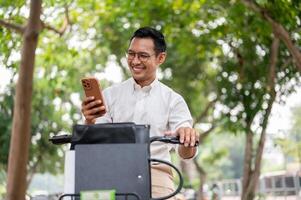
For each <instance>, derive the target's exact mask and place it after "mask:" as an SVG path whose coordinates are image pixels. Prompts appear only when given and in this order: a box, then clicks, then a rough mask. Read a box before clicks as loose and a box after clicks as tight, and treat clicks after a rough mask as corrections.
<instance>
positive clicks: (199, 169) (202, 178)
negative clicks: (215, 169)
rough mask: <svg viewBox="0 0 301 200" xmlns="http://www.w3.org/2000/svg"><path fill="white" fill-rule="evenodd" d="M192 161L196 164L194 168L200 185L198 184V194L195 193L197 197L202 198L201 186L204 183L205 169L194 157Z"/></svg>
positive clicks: (202, 186)
mask: <svg viewBox="0 0 301 200" xmlns="http://www.w3.org/2000/svg"><path fill="white" fill-rule="evenodd" d="M193 162H194V164H195V166H196V169H197V171H198V173H199V178H200V186H199V190H198V194H197V195H198V197H197V199H198V200H204V199H205V196H204V191H203V188H204V184H205V182H206V178H207V174H206V172H205V170H204V169H203V168H202V167H201V166H200V165H199V164H198V162H197V160H196V159H194V160H193Z"/></svg>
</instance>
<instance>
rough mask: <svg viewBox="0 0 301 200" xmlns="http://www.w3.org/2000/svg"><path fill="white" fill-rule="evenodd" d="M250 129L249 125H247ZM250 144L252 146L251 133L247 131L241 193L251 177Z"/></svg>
mask: <svg viewBox="0 0 301 200" xmlns="http://www.w3.org/2000/svg"><path fill="white" fill-rule="evenodd" d="M248 129H250V127H248ZM252 146H253V133H252V132H251V131H248V133H247V134H246V144H245V156H244V157H245V159H244V167H243V181H242V195H243V194H245V193H246V190H247V188H248V183H249V181H250V178H251V173H252Z"/></svg>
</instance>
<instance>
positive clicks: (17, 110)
mask: <svg viewBox="0 0 301 200" xmlns="http://www.w3.org/2000/svg"><path fill="white" fill-rule="evenodd" d="M18 4H20V3H18ZM29 7H30V8H29V17H28V21H27V23H26V25H24V26H22V25H18V24H14V23H10V22H7V21H5V20H0V25H2V26H4V27H6V28H8V29H10V30H13V31H15V32H17V33H20V34H22V37H23V44H22V51H21V63H20V70H19V73H18V82H17V86H16V96H15V101H14V109H13V110H14V113H13V122H12V134H11V139H10V141H11V143H10V152H9V161H8V163H9V164H8V178H7V199H24V198H25V191H26V188H27V181H26V174H27V169H26V168H27V162H28V155H29V146H30V145H29V144H30V139H31V137H30V135H31V134H30V133H31V127H30V126H31V101H32V91H33V74H34V63H35V51H36V48H37V44H38V36H39V34H40V32H41V28H45V27H47V28H50V26H46V25H45V24H44V23H41V20H40V15H41V9H42V2H41V1H40V0H32V1H30V3H29Z"/></svg>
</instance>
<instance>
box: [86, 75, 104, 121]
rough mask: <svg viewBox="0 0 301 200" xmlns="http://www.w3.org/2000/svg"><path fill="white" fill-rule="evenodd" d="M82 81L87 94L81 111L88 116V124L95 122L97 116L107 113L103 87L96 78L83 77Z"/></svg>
mask: <svg viewBox="0 0 301 200" xmlns="http://www.w3.org/2000/svg"><path fill="white" fill-rule="evenodd" d="M81 81H82V85H83V88H84V91H85V94H86V98H84V100H83V102H82V109H81V111H82V113H83V115H84V116H85V118H86V124H94V123H95V121H96V118H98V117H101V116H103V115H104V114H105V113H106V108H105V103H104V98H103V95H102V92H101V88H100V86H99V84H98V81H97V79H95V78H83V79H82V80H81Z"/></svg>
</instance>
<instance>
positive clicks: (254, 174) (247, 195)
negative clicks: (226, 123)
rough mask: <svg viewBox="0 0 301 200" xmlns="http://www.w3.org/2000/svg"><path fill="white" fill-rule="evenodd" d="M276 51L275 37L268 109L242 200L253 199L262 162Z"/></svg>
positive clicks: (277, 46) (270, 68) (274, 93)
mask: <svg viewBox="0 0 301 200" xmlns="http://www.w3.org/2000/svg"><path fill="white" fill-rule="evenodd" d="M278 50H279V39H278V38H276V37H275V38H274V40H273V43H272V47H271V56H270V66H269V75H268V81H269V83H268V91H269V94H270V95H271V98H270V99H269V100H268V107H267V109H266V110H265V114H264V116H263V120H262V123H261V127H262V131H261V134H260V139H259V143H258V147H257V150H256V155H255V156H256V157H255V161H254V162H255V163H254V170H252V171H251V173H250V174H249V175H248V177H249V178H248V181H246V182H245V181H244V185H243V193H242V200H252V199H254V197H255V192H256V187H257V183H258V180H259V176H260V168H261V161H262V155H263V149H264V144H265V138H266V128H267V125H268V121H269V117H270V114H271V111H272V108H273V104H274V101H275V98H276V91H275V77H276V63H277V57H278Z"/></svg>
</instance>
